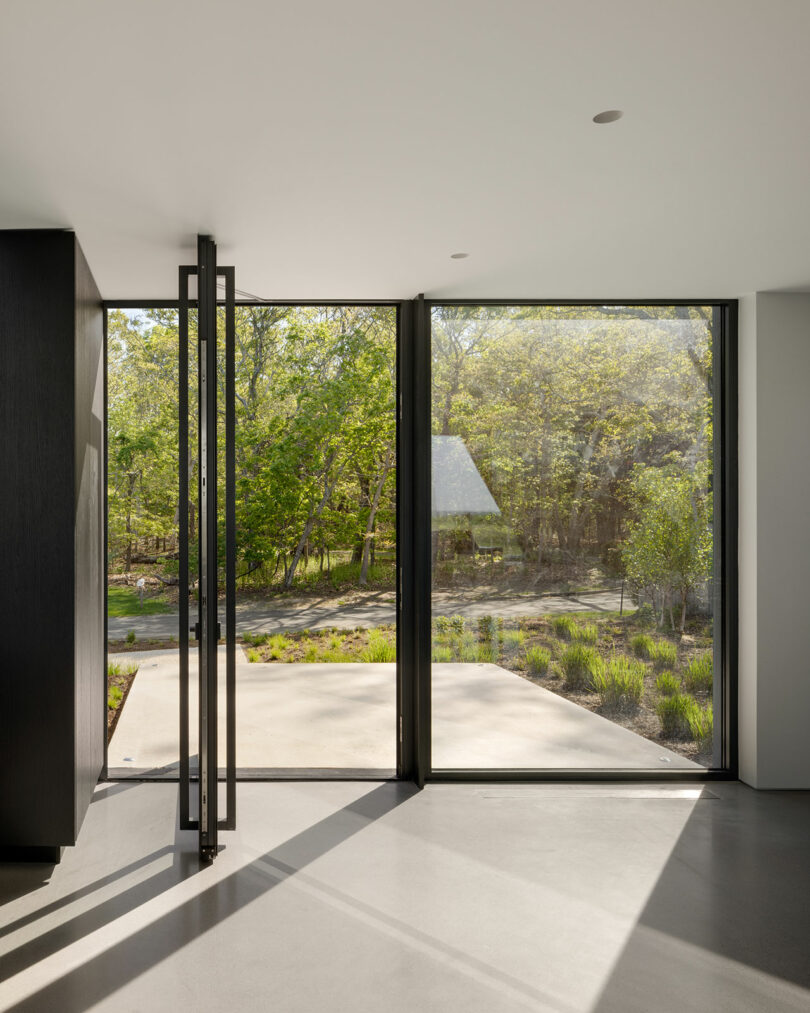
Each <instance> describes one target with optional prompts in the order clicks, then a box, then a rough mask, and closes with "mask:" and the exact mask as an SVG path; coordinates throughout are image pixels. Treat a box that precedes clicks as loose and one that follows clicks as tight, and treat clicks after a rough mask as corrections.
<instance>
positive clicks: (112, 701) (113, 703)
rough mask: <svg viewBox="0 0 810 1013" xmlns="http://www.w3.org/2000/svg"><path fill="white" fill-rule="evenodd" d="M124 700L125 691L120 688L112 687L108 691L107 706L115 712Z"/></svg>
mask: <svg viewBox="0 0 810 1013" xmlns="http://www.w3.org/2000/svg"><path fill="white" fill-rule="evenodd" d="M123 699H124V691H123V690H122V689H121V687H120V686H110V688H109V690H108V691H107V706H108V707H109V709H110V710H115V709H116V708H117V707H118V705H119V704H120V703H121V701H122V700H123Z"/></svg>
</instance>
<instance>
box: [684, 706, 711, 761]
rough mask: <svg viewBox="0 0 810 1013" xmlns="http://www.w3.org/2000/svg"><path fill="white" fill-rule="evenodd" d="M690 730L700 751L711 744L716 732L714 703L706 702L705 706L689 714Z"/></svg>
mask: <svg viewBox="0 0 810 1013" xmlns="http://www.w3.org/2000/svg"><path fill="white" fill-rule="evenodd" d="M688 720H689V732H690V734H691V736H692V738H693V739H694V741H695V742H697V744H698V748H699V749H700V751H701V752H702V751H704V750H706V749H708V748H709V747H710V746H711V743H712V734H713V732H714V713H713V711H712V705H711V704H706V706H705V707H703V708H696V709H695V710H694V711H692V712H691V713H690V714H689V718H688Z"/></svg>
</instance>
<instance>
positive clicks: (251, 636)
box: [242, 633, 267, 647]
mask: <svg viewBox="0 0 810 1013" xmlns="http://www.w3.org/2000/svg"><path fill="white" fill-rule="evenodd" d="M242 639H243V640H244V642H245V643H246V644H250V645H251V646H253V647H261V646H262V644H266V643H267V634H266V633H243V634H242Z"/></svg>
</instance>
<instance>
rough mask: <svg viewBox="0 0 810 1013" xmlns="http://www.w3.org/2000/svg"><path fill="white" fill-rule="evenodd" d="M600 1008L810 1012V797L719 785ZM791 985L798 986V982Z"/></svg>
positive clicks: (599, 1012) (690, 829)
mask: <svg viewBox="0 0 810 1013" xmlns="http://www.w3.org/2000/svg"><path fill="white" fill-rule="evenodd" d="M713 791H716V792H717V793H718V794H719V795H720V796H721V801H720V802H719V803H715V804H712V805H708V804H701V803H698V805H696V806H695V809H694V811H693V812H692V814H691V816H690V818H689V821H688V822H687V824H686V826H685V827H684V830H683V832H682V833H681V835H680V837H679V839H678V842H677V844H676V846H675V848H674V850H673V852H672V854H671V855H670V857H669V860H668V862H667V864H666V866H665V867H664V869H663V871H662V873H661V875H660V877H659V879H658V881H657V883H656V885H655V889H654V890H653V892H652V894H651V895H650V898H649V900H648V902H647V904H646V906H645V908H644V910H643V912H642V914H641V916H640V918H639V920H638V922H637V924H636V926H635V928H634V929H633V932H632V934H631V936H630V938H629V940H628V942H627V944H626V946H625V948H624V950H623V951H622V954H621V956H620V958H619V960H618V962H617V964H616V966H615V968H614V970H613V972H612V974H611V976H610V978H609V980H608V982H607V984H606V986H605V988H604V989H603V991H602V993H601V995H600V997H599V1000H598V1002H597V1003H596V1004H595V1006H594V1007H593V1013H635V1011H639V1013H642V1011H643V1013H649V1010H652V1009H655V1010H658V1011H660V1013H668V1011H669V1010H685V1009H690V1010H699V1009H700V1010H702V1009H707V1008H708V1007H707V1006H706V1005H705V1002H706V996H707V994H709V993H711V991H712V990H713V989H714V990H716V992H717V993H718V999H719V1002H720V1004H719V1005H717V1006H716V1008H717V1009H720V1008H722V1009H728V1010H732V1009H733V1010H739V1011H743V1010H745V1011H748V1010H751V1011H754V1010H756V1011H760V1010H762V1011H764V1010H767V1011H768V1013H777V1011H783V1010H806V1009H810V991H808V993H807V994H802V992H801V989H807V990H810V959H808V949H807V947H808V939H810V909H809V908H808V901H807V898H808V896H810V862H808V850H807V848H808V843H807V842H808V840H810V794H809V793H807V792H763V791H754V790H753V789H751V788H747V787H745V786H744V785H738V784H733V785H732V784H729V785H713ZM793 986H799V988H795V987H793Z"/></svg>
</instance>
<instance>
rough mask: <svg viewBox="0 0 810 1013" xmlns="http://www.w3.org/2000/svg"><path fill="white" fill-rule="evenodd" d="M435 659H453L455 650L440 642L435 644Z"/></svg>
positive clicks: (433, 656) (433, 657)
mask: <svg viewBox="0 0 810 1013" xmlns="http://www.w3.org/2000/svg"><path fill="white" fill-rule="evenodd" d="M431 657H432V659H433V661H443V662H447V661H452V660H453V652H452V650H451V649H450V648H449V647H443V646H441V645H438V644H434V645H433V654H432V655H431Z"/></svg>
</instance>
